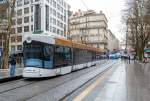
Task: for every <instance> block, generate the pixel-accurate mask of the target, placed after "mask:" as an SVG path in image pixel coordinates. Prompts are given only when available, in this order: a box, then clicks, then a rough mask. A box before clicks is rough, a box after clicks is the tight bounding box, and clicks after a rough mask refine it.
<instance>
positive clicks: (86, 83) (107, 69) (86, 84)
mask: <svg viewBox="0 0 150 101" xmlns="http://www.w3.org/2000/svg"><path fill="white" fill-rule="evenodd" d="M117 65H119V63H115V64H113V65H112V66H109V67H108V68H106V69H105V70H104V71H102V72H100V73H99V74H97V75H96V76H94V77H93V78H91V79H90V80H88V81H87V82H85V83H83V84H82V85H81V86H79V87H78V88H76V89H74V90H73V91H72V92H70V93H68V94H66V95H65V96H63V97H62V98H60V99H59V101H69V100H68V99H69V97H71V96H74V95H77V94H75V93H77V92H78V93H79V92H80V91H82V90H83V89H85V88H86V87H87V86H89V85H90V84H92V83H93V82H94V81H96V80H97V79H98V78H99V77H100V76H103V74H105V72H107V71H109V70H111V69H112V68H113V67H114V66H117Z"/></svg>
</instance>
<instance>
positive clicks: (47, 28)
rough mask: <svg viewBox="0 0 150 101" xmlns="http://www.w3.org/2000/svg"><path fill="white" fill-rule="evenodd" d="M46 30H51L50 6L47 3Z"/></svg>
mask: <svg viewBox="0 0 150 101" xmlns="http://www.w3.org/2000/svg"><path fill="white" fill-rule="evenodd" d="M45 17H46V18H45V19H46V30H47V31H48V30H49V6H47V5H46V16H45Z"/></svg>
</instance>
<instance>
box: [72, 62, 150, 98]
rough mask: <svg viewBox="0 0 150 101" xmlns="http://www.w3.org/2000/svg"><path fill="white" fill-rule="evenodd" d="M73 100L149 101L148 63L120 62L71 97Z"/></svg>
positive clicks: (149, 73)
mask: <svg viewBox="0 0 150 101" xmlns="http://www.w3.org/2000/svg"><path fill="white" fill-rule="evenodd" d="M72 100H73V101H150V64H142V65H141V64H137V63H134V62H131V64H127V63H124V62H122V63H121V64H120V65H119V66H118V67H117V68H116V70H115V71H113V70H111V71H109V72H108V73H107V74H104V75H103V76H101V77H99V78H98V79H97V80H96V81H94V82H93V83H92V84H91V85H89V86H88V87H86V88H84V89H83V90H82V91H80V93H78V94H76V96H74V97H73V98H72Z"/></svg>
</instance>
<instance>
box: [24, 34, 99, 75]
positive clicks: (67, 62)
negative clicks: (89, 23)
mask: <svg viewBox="0 0 150 101" xmlns="http://www.w3.org/2000/svg"><path fill="white" fill-rule="evenodd" d="M23 46H24V47H23V55H24V69H23V77H27V78H40V77H51V76H56V75H63V74H67V73H70V72H72V71H75V70H79V69H82V68H86V67H90V66H92V65H96V63H97V62H99V61H98V59H97V58H96V57H97V56H98V55H97V54H99V53H100V50H98V49H96V48H93V47H88V46H86V45H83V44H76V43H72V42H71V41H69V40H65V39H58V38H53V37H52V36H45V35H27V36H25V37H24V38H23Z"/></svg>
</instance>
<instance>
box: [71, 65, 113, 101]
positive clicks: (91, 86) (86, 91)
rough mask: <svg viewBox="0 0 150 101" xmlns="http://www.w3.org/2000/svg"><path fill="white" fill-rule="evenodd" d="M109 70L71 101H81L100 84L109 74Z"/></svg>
mask: <svg viewBox="0 0 150 101" xmlns="http://www.w3.org/2000/svg"><path fill="white" fill-rule="evenodd" d="M112 70H113V69H112V68H111V70H108V71H106V72H105V73H104V74H103V75H102V76H100V77H99V78H98V79H97V80H96V81H95V82H94V83H93V84H91V85H90V86H89V87H88V88H86V89H85V90H84V91H83V92H82V93H81V94H80V95H78V96H76V97H75V98H74V99H73V100H72V101H82V100H83V99H84V98H85V97H86V96H87V95H88V94H89V93H90V92H91V91H92V90H93V89H94V88H96V86H98V84H100V83H101V82H102V81H103V80H104V79H105V78H106V77H107V76H108V75H109V74H110V73H111V72H112Z"/></svg>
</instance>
